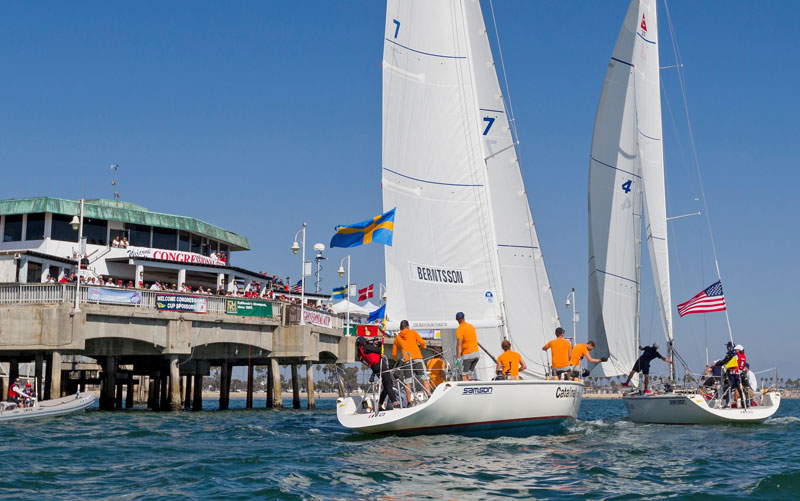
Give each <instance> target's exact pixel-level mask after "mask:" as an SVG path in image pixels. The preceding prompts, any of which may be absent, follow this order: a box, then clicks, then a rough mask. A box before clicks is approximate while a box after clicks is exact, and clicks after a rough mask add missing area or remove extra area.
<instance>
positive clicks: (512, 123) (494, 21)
mask: <svg viewBox="0 0 800 501" xmlns="http://www.w3.org/2000/svg"><path fill="white" fill-rule="evenodd" d="M489 8H490V9H491V11H492V24H493V25H494V36H495V40H497V53H498V55H499V56H500V68H502V70H503V83H504V85H505V88H506V93H505V94H503V96H504V100H505V98H506V97H507V98H508V123H509V125H510V126H511V130H512V131H513V133H514V137H513V138H512V141H513V142H515V143H517V142H519V141H518V139H519V135H518V134H517V121H516V119H515V118H514V106H513V105H512V103H511V89H509V87H508V75H506V64H505V62H504V61H503V48H502V47H501V46H500V32H498V31H497V18H496V17H495V15H494V2H493V1H492V0H489ZM501 94H502V93H501Z"/></svg>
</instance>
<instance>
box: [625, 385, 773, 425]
mask: <svg viewBox="0 0 800 501" xmlns="http://www.w3.org/2000/svg"><path fill="white" fill-rule="evenodd" d="M780 398H781V397H780V393H778V392H768V393H764V394H762V395H761V396H760V400H761V405H757V406H754V407H749V408H747V409H724V408H720V409H717V408H714V407H712V406H710V405H709V403H708V402H706V400H705V399H704V398H703V396H702V395H700V394H665V395H626V396H624V397H622V401H623V402H625V406H626V407H627V408H628V416H629V417H630V420H631V421H633V422H636V423H657V424H723V423H761V422H763V421H764V420H766V419H767V418H769V417H770V416H772V415H773V414H775V413H776V412H777V411H778V407H779V406H780Z"/></svg>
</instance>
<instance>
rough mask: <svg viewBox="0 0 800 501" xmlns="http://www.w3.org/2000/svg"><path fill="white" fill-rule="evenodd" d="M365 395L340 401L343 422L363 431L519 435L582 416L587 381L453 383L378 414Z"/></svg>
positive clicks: (441, 385) (339, 407)
mask: <svg viewBox="0 0 800 501" xmlns="http://www.w3.org/2000/svg"><path fill="white" fill-rule="evenodd" d="M365 398H366V397H362V396H353V397H347V398H340V399H339V400H337V405H336V415H337V417H338V419H339V423H341V424H342V426H344V427H346V428H349V429H351V430H354V431H358V432H361V433H415V434H416V433H479V434H486V433H489V434H492V433H498V434H516V433H519V432H526V431H529V430H530V429H531V428H539V429H545V428H546V427H556V426H557V425H560V424H561V423H562V422H564V421H565V420H568V419H574V418H575V417H577V415H578V408H579V407H580V403H581V399H582V398H583V383H581V382H577V381H547V380H520V381H448V382H445V383H442V384H440V385H439V386H438V387H436V390H434V392H433V394H432V395H431V397H430V398H429V399H428V400H427V401H426V402H424V403H422V404H419V405H416V406H414V407H410V408H406V409H395V410H391V411H381V412H377V413H375V412H371V411H369V410H366V409H363V408H362V401H363V400H364V399H365ZM534 431H535V430H534Z"/></svg>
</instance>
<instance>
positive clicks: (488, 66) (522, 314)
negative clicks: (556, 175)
mask: <svg viewBox="0 0 800 501" xmlns="http://www.w3.org/2000/svg"><path fill="white" fill-rule="evenodd" d="M465 8H466V17H467V26H468V29H467V32H468V33H469V36H470V37H469V44H470V49H471V50H470V53H471V55H472V69H473V72H474V78H475V88H476V96H477V103H476V106H477V107H478V110H479V119H480V128H479V130H480V137H481V139H482V146H483V155H484V159H485V162H486V170H487V176H488V179H489V182H488V186H489V201H490V204H491V208H492V211H491V212H492V216H493V222H494V231H495V238H496V244H497V255H498V261H499V265H500V277H501V282H502V293H501V296H500V298H498V300H499V301H501V304H500V307H501V312H502V314H503V318H504V319H505V322H506V327H507V328H506V334H507V336H508V338H509V340H510V341H511V343H512V345H513V347H514V349H515V350H516V351H518V352H519V353H520V354H522V356H523V357H524V358H525V359H526V361H527V365H528V368H529V370H531V371H532V372H535V373H539V374H541V375H544V372H545V370H544V368H545V366H546V365H547V354H546V353H545V352H543V351H542V346H543V345H544V344H545V343H547V341H549V340H551V339H552V338H553V333H554V332H555V329H556V327H558V326H559V320H558V313H557V311H556V305H555V301H553V294H552V291H551V289H550V282H549V280H548V277H547V271H546V270H545V265H544V259H543V257H542V250H541V248H540V245H539V239H538V237H537V235H536V230H535V228H534V225H533V217H532V216H531V210H530V204H529V201H528V196H527V193H526V192H525V186H524V182H523V179H522V173H521V172H520V164H519V159H518V157H517V150H516V147H515V144H514V138H513V136H512V134H511V128H510V124H509V119H508V112H507V109H506V106H505V102H504V98H503V94H502V92H501V90H500V84H499V82H498V79H497V72H496V70H495V64H494V59H493V58H492V51H491V47H490V45H489V40H488V38H487V30H486V27H485V25H484V21H483V15H482V13H481V6H480V2H477V1H467V2H465ZM496 344H497V343H496V342H495V346H491V348H489V347H488V346H487V348H489V349H490V351H493V352H495V353H497V352H499V351H500V349H499V346H496ZM495 350H496V351H495Z"/></svg>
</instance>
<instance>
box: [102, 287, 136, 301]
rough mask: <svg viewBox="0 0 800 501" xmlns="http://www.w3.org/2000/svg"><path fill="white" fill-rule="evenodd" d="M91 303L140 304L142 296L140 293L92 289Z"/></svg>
mask: <svg viewBox="0 0 800 501" xmlns="http://www.w3.org/2000/svg"><path fill="white" fill-rule="evenodd" d="M89 301H98V302H101V303H121V304H140V303H141V302H142V294H141V292H139V291H130V290H119V289H101V288H100V287H90V288H89Z"/></svg>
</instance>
